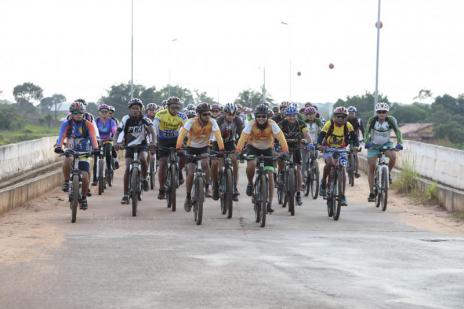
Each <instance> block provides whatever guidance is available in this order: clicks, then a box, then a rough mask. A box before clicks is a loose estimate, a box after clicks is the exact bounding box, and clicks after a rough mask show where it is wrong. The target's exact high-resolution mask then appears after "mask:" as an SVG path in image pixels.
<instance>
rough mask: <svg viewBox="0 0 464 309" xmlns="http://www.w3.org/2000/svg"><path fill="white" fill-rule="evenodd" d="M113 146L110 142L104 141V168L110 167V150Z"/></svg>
mask: <svg viewBox="0 0 464 309" xmlns="http://www.w3.org/2000/svg"><path fill="white" fill-rule="evenodd" d="M112 148H113V146H112V145H111V144H110V143H106V144H105V147H104V152H103V153H104V154H105V159H106V168H107V169H109V168H110V167H111V156H112V153H111V150H112Z"/></svg>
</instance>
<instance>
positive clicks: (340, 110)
mask: <svg viewBox="0 0 464 309" xmlns="http://www.w3.org/2000/svg"><path fill="white" fill-rule="evenodd" d="M333 114H334V115H339V114H342V115H345V116H348V110H347V109H346V107H345V106H339V107H336V108H335V109H334V111H333Z"/></svg>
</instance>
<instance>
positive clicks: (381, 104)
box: [375, 102, 390, 112]
mask: <svg viewBox="0 0 464 309" xmlns="http://www.w3.org/2000/svg"><path fill="white" fill-rule="evenodd" d="M389 110H390V105H388V103H385V102H379V103H377V104H375V111H376V112H378V111H387V112H388V111H389Z"/></svg>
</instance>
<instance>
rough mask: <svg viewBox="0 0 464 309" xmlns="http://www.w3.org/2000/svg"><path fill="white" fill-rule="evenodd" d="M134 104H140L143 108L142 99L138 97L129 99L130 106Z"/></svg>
mask: <svg viewBox="0 0 464 309" xmlns="http://www.w3.org/2000/svg"><path fill="white" fill-rule="evenodd" d="M132 105H140V108H143V103H142V100H140V99H137V98H134V99H130V100H129V103H128V107H129V108H131V107H132Z"/></svg>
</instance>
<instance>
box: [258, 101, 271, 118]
mask: <svg viewBox="0 0 464 309" xmlns="http://www.w3.org/2000/svg"><path fill="white" fill-rule="evenodd" d="M257 115H266V116H267V115H269V108H268V107H267V105H265V104H259V105H258V106H256V108H255V117H256V116H257Z"/></svg>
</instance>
